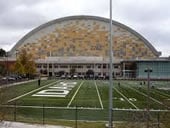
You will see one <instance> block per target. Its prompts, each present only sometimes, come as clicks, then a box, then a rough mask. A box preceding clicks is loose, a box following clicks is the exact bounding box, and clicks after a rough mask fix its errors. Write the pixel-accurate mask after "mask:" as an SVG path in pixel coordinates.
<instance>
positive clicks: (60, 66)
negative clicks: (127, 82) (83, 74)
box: [37, 64, 120, 69]
mask: <svg viewBox="0 0 170 128" xmlns="http://www.w3.org/2000/svg"><path fill="white" fill-rule="evenodd" d="M42 67H43V68H47V64H43V65H40V64H38V65H37V68H42ZM85 67H86V68H88V69H90V68H94V67H97V68H99V69H100V68H103V69H106V68H107V67H108V68H109V67H110V66H109V65H106V64H104V65H96V66H94V65H86V66H83V65H74V66H71V65H70V66H68V65H54V68H85ZM49 68H52V64H49ZM114 68H115V69H118V68H120V67H119V66H118V65H114Z"/></svg>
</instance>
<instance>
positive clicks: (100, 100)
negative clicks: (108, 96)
mask: <svg viewBox="0 0 170 128" xmlns="http://www.w3.org/2000/svg"><path fill="white" fill-rule="evenodd" d="M94 84H95V86H96V91H97V95H98V98H99V102H100V105H101V108H102V109H103V103H102V99H101V96H100V93H99V90H98V87H97V84H96V81H95V82H94Z"/></svg>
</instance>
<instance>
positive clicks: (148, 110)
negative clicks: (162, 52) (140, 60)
mask: <svg viewBox="0 0 170 128" xmlns="http://www.w3.org/2000/svg"><path fill="white" fill-rule="evenodd" d="M145 72H147V83H148V84H147V86H148V87H147V89H148V90H147V128H149V120H150V73H151V72H152V69H151V68H147V69H145Z"/></svg>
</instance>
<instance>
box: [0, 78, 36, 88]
mask: <svg viewBox="0 0 170 128" xmlns="http://www.w3.org/2000/svg"><path fill="white" fill-rule="evenodd" d="M36 80H37V79H34V80H26V81H21V82H15V83H10V84H4V85H1V86H0V88H5V87H10V86H14V85H19V84H25V83H29V82H33V81H36Z"/></svg>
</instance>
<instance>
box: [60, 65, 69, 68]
mask: <svg viewBox="0 0 170 128" xmlns="http://www.w3.org/2000/svg"><path fill="white" fill-rule="evenodd" d="M60 68H68V66H67V65H60Z"/></svg>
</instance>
